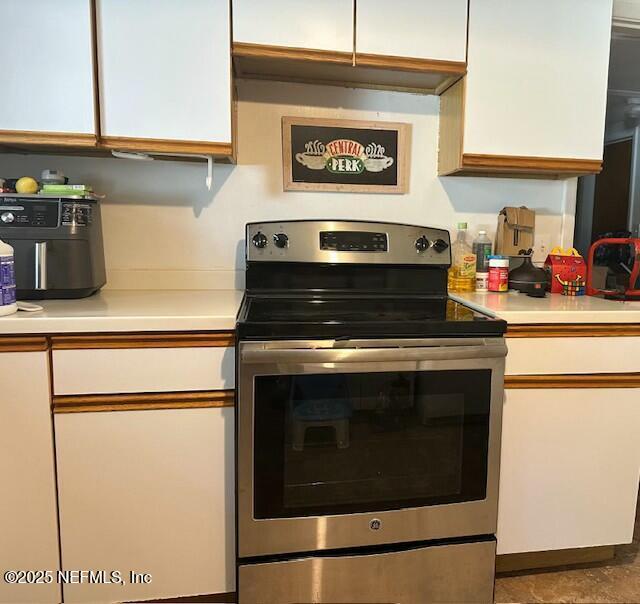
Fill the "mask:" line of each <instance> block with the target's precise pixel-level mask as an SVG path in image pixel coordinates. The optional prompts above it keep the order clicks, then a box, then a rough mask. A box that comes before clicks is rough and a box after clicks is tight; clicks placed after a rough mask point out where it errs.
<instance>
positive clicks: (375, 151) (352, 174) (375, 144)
mask: <svg viewBox="0 0 640 604" xmlns="http://www.w3.org/2000/svg"><path fill="white" fill-rule="evenodd" d="M410 137H411V125H410V124H406V123H401V122H378V121H366V120H338V119H327V118H305V117H283V118H282V166H283V188H284V190H285V191H338V192H355V193H392V194H404V193H408V191H409V149H410V145H411V140H410Z"/></svg>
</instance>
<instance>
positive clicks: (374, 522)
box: [369, 518, 382, 531]
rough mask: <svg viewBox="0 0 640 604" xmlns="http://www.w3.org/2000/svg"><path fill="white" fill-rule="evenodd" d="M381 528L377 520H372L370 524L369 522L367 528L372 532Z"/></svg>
mask: <svg viewBox="0 0 640 604" xmlns="http://www.w3.org/2000/svg"><path fill="white" fill-rule="evenodd" d="M381 526H382V521H381V520H378V519H377V518H374V519H373V520H371V522H369V528H370V529H371V530H372V531H377V530H379V529H380V527H381Z"/></svg>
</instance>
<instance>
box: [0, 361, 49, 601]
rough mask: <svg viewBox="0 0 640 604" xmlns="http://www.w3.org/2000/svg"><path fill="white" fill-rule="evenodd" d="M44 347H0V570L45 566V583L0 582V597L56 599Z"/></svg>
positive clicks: (47, 393)
mask: <svg viewBox="0 0 640 604" xmlns="http://www.w3.org/2000/svg"><path fill="white" fill-rule="evenodd" d="M47 357H48V355H47V353H46V352H0V384H2V388H1V389H0V475H1V476H2V496H0V569H2V571H3V572H4V571H7V570H16V571H17V570H48V571H51V572H52V573H53V575H52V579H53V580H52V581H51V583H49V584H36V585H27V584H17V585H11V584H9V583H7V582H6V581H0V602H12V603H18V602H42V603H48V602H51V603H55V602H60V589H59V587H58V585H57V577H56V575H55V573H56V572H57V571H58V569H59V556H58V521H57V509H56V488H55V469H54V460H53V434H52V425H51V411H50V409H51V407H50V391H49V367H48V358H47Z"/></svg>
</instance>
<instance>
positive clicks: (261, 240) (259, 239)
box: [251, 231, 267, 249]
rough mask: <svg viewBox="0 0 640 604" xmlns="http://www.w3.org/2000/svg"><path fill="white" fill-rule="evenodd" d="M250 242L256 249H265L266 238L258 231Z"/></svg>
mask: <svg viewBox="0 0 640 604" xmlns="http://www.w3.org/2000/svg"><path fill="white" fill-rule="evenodd" d="M251 241H252V242H253V245H255V246H256V247H257V248H258V249H262V248H265V247H267V238H266V237H265V236H264V234H263V233H261V232H260V231H258V232H257V233H256V234H255V235H254V236H253V238H252V239H251Z"/></svg>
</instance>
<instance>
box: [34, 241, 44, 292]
mask: <svg viewBox="0 0 640 604" xmlns="http://www.w3.org/2000/svg"><path fill="white" fill-rule="evenodd" d="M34 281H35V285H34V288H35V289H38V290H43V289H47V242H46V241H36V263H35V271H34Z"/></svg>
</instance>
